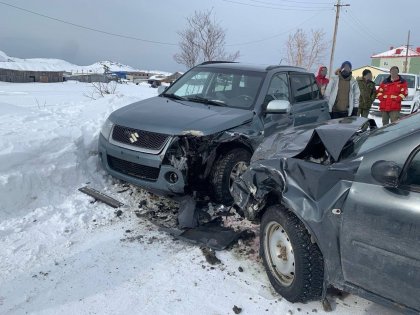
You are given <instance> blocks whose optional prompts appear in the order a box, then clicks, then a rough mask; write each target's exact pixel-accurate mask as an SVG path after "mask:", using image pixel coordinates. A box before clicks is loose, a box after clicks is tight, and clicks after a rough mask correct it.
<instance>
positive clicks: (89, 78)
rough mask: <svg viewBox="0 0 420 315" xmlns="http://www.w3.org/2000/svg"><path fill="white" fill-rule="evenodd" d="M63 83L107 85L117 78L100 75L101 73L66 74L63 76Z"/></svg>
mask: <svg viewBox="0 0 420 315" xmlns="http://www.w3.org/2000/svg"><path fill="white" fill-rule="evenodd" d="M64 80H65V81H71V80H73V81H79V82H86V83H92V82H104V83H108V82H110V81H113V80H114V81H116V80H117V78H116V77H113V76H111V75H106V74H101V73H90V74H66V75H64Z"/></svg>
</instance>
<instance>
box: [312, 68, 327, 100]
mask: <svg viewBox="0 0 420 315" xmlns="http://www.w3.org/2000/svg"><path fill="white" fill-rule="evenodd" d="M327 73H328V69H327V67H325V66H321V67H319V69H318V74H317V75H316V77H315V79H316V83H318V86H319V89H320V90H321V95H322V96H324V93H325V89H326V88H327V85H328V83H329V82H330V80H328V78H327Z"/></svg>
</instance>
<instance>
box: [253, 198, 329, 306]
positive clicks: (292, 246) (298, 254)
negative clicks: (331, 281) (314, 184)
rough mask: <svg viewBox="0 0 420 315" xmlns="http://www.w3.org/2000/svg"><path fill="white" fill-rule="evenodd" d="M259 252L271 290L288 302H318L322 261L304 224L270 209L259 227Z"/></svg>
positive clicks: (284, 210) (289, 214) (321, 280)
mask: <svg viewBox="0 0 420 315" xmlns="http://www.w3.org/2000/svg"><path fill="white" fill-rule="evenodd" d="M260 249H261V255H262V258H263V263H264V267H265V270H266V272H267V275H268V278H269V280H270V282H271V284H272V285H273V287H274V289H275V290H276V291H277V292H278V293H279V294H280V295H281V296H283V297H284V298H285V299H286V300H288V301H289V302H306V301H309V300H315V299H320V297H321V295H322V289H323V279H324V261H323V258H322V254H321V251H320V250H319V248H318V246H317V244H315V243H312V242H311V235H310V234H309V232H308V230H307V229H306V227H305V226H304V225H303V223H302V222H301V221H300V220H299V219H298V218H297V217H296V216H295V215H294V214H293V213H292V212H290V211H288V210H287V209H284V208H281V207H280V206H271V207H269V208H268V209H267V211H266V212H265V213H264V215H263V217H262V220H261V227H260Z"/></svg>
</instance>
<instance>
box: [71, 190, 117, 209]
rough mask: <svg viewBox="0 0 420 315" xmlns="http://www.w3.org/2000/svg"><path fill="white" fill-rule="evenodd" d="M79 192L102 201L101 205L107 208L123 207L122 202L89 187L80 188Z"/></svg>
mask: <svg viewBox="0 0 420 315" xmlns="http://www.w3.org/2000/svg"><path fill="white" fill-rule="evenodd" d="M79 191H81V192H82V193H85V194H86V195H88V196H91V197H93V198H94V199H95V200H99V201H102V202H103V203H105V204H107V205H108V206H111V207H112V208H119V207H122V206H124V204H123V203H122V202H119V201H118V200H116V199H114V198H112V197H110V196H108V195H105V194H104V193H101V192H100V191H98V190H96V189H93V188H91V187H88V186H85V187H82V188H79Z"/></svg>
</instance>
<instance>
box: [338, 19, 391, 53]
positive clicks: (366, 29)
mask: <svg viewBox="0 0 420 315" xmlns="http://www.w3.org/2000/svg"><path fill="white" fill-rule="evenodd" d="M346 13H348V15H349V16H350V18H351V19H352V20H353V21H354V22H356V23H357V24H359V26H360V27H361V28H362V29H363V33H365V32H366V33H367V34H368V35H369V36H370V37H371V38H373V39H374V40H376V41H377V42H378V43H381V44H382V45H385V46H389V43H386V42H385V41H383V40H382V39H380V38H378V36H376V35H375V34H373V33H372V32H371V30H370V29H369V28H368V27H366V25H364V24H363V23H362V22H361V21H360V20H359V19H358V18H356V17H355V16H354V15H353V14H351V13H350V11H346Z"/></svg>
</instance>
